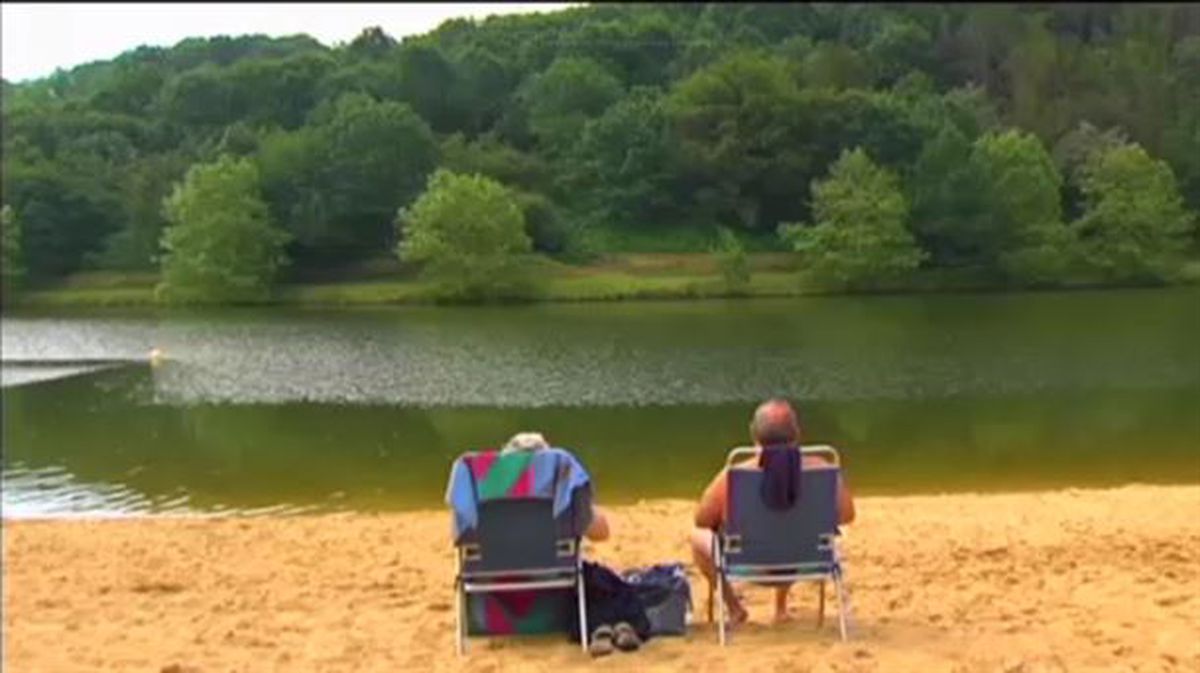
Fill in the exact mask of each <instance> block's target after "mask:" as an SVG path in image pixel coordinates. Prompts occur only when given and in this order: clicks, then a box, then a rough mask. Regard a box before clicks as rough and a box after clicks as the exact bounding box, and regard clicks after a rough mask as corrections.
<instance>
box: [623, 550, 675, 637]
mask: <svg viewBox="0 0 1200 673" xmlns="http://www.w3.org/2000/svg"><path fill="white" fill-rule="evenodd" d="M623 579H624V580H625V583H626V584H628V585H630V586H631V587H633V590H634V592H635V593H636V594H637V596H638V599H639V600H640V601H641V602H642V606H643V607H644V608H645V610H646V617H647V618H648V619H649V620H650V633H651V635H655V636H682V635H684V634H685V633H687V620H688V615H689V614H690V613H691V611H692V588H691V585H690V584H688V579H687V573H686V572H685V571H684V569H683V564H682V563H660V564H658V565H654V566H650V567H649V568H638V569H634V570H629V571H626V572H625V575H624V577H623Z"/></svg>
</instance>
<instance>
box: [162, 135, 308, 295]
mask: <svg viewBox="0 0 1200 673" xmlns="http://www.w3.org/2000/svg"><path fill="white" fill-rule="evenodd" d="M165 208H166V211H167V219H168V221H169V222H170V227H169V228H168V229H167V230H166V231H165V232H164V233H163V240H162V246H163V249H164V250H165V255H164V257H163V261H162V282H161V283H160V284H159V286H158V293H159V295H160V296H161V297H162V298H163V299H166V300H167V301H170V302H180V303H192V302H197V303H207V302H243V301H258V300H262V299H265V298H267V296H268V295H269V294H270V291H271V283H272V281H273V280H274V279H275V275H276V273H277V272H278V270H279V269H280V268H281V267H282V266H283V265H284V264H286V263H287V259H286V257H285V255H284V253H283V247H284V245H285V244H286V243H287V240H288V236H287V234H286V233H284V232H283V231H280V230H278V229H276V228H275V227H273V226H272V225H271V222H270V219H269V217H268V214H267V204H266V203H264V202H263V200H262V198H261V197H260V196H259V187H258V169H257V168H256V167H255V166H254V164H253V163H251V162H250V161H249V160H246V159H234V158H232V157H228V156H223V157H221V158H220V159H218V160H217V161H216V162H214V163H211V164H199V165H196V166H193V167H192V168H191V169H190V170H189V171H188V173H187V176H186V177H185V178H184V181H183V183H182V184H180V185H177V186H176V188H175V190H174V191H173V192H172V193H171V196H170V197H168V198H167V200H166V204H165Z"/></svg>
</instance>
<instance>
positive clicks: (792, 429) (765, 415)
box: [691, 400, 854, 624]
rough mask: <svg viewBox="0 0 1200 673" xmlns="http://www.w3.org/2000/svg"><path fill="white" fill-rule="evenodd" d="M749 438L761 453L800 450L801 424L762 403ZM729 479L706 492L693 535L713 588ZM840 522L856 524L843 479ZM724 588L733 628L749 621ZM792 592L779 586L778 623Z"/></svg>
mask: <svg viewBox="0 0 1200 673" xmlns="http://www.w3.org/2000/svg"><path fill="white" fill-rule="evenodd" d="M750 437H751V439H753V440H754V445H755V447H756V448H758V449H759V451H761V450H762V449H763V447H768V446H779V445H790V446H795V447H797V448H798V447H799V446H800V424H799V422H798V421H797V419H796V412H795V411H793V410H792V407H791V405H790V404H788V403H787V402H785V401H783V400H768V401H766V402H763V403H762V404H760V405H759V407H758V409H756V410H755V411H754V419H753V420H752V421H751V423H750ZM757 465H758V458H757V457H756V458H751V459H748V460H746V461H744V462H742V463H739V464H738V465H737V467H755V466H757ZM829 465H830V464H829V462H828V461H827V460H826V459H825V458H823V457H819V456H805V457H804V460H803V463H802V467H803V469H806V470H807V469H821V468H823V467H828V466H829ZM727 479H728V477H727V471H726V470H725V469H722V470H721V471H720V472H719V473H718V474H717V476H716V477H714V478H713V480H712V483H710V484H709V485H708V488H706V489H705V490H704V495H702V496H701V497H700V504H699V506H698V507H696V519H695V520H696V529H695V530H694V531H692V539H691V544H692V556H693V557H694V558H695V560H696V566H697V567H699V569H700V572H701V573H703V575H704V577H705V578H706V579H708V582H709V586H710V587H711V586H712V585H713V584H714V583H715V581H716V578H715V574H716V571H715V566H714V563H713V558H712V544H713V540H712V538H713V535H714V532H713V531H714V530H715V529H717V528H719V527H720V526H721V524H722V522H723V521H724V519H725V503H726V498H727V492H726V490H727V486H726V484H727ZM838 520H839V522H840V523H843V524H846V523H850V522H851V521H853V520H854V500H853V499H852V498H851V497H850V492H849V490H847V489H846V486H845V484H844V483H843V482H842V480H841V477H840V476H839V481H838ZM724 587H725V602H726V605H728V606H729V614H730V621H731V622H732V623H734V624H738V623H741V622H744V621H746V619H747V618H748V616H749V615H748V614H747V612H746V609H745V607H743V606H742V604H741V601H740V600H738V598H737V595H736V594H735V593H734V592H733V590H732V589H731V588H730V586H729V584H728V583H726V584H724ZM790 589H791V586H790V585H785V586H776V589H775V620H776V621H782V620H784V619H786V618H787V597H788V591H789V590H790Z"/></svg>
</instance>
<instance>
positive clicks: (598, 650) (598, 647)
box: [588, 624, 613, 657]
mask: <svg viewBox="0 0 1200 673" xmlns="http://www.w3.org/2000/svg"><path fill="white" fill-rule="evenodd" d="M612 651H613V630H612V627H611V626H609V625H607V624H603V625H601V626H597V627H596V630H595V631H592V637H591V638H589V639H588V654H591V655H592V656H593V657H603V656H604V655H606V654H612Z"/></svg>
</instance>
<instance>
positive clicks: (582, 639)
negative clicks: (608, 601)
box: [575, 566, 590, 654]
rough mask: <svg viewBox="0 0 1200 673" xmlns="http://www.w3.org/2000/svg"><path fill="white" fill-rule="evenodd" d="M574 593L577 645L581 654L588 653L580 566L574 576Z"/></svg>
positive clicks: (585, 609)
mask: <svg viewBox="0 0 1200 673" xmlns="http://www.w3.org/2000/svg"><path fill="white" fill-rule="evenodd" d="M575 587H576V589H575V593H576V594H577V595H578V597H579V645H580V646H581V647H582V648H583V653H584V654H587V651H588V635H590V634H588V619H587V599H586V597H585V596H584V586H583V568H582V566H581V567H580V568H579V570H578V571H577V573H576V576H575Z"/></svg>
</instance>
